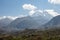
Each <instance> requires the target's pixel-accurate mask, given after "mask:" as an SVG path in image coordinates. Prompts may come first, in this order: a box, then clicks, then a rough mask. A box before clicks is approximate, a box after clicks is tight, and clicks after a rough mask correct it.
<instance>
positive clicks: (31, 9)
mask: <svg viewBox="0 0 60 40" xmlns="http://www.w3.org/2000/svg"><path fill="white" fill-rule="evenodd" d="M48 1H50V0H48ZM53 1H54V0H51V2H53ZM22 7H23V9H27V10H29V15H30V16H32V15H33V14H34V13H40V14H39V15H43V16H46V15H45V13H44V12H47V13H48V14H50V15H52V16H53V17H54V16H57V15H60V14H58V13H57V12H56V11H54V10H49V9H48V10H47V9H46V10H40V9H38V8H37V7H36V6H34V5H32V4H24V5H23V6H22Z"/></svg>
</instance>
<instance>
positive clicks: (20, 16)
mask: <svg viewBox="0 0 60 40" xmlns="http://www.w3.org/2000/svg"><path fill="white" fill-rule="evenodd" d="M26 16H27V15H19V16H2V17H0V19H5V18H9V19H11V20H15V19H16V18H22V17H26Z"/></svg>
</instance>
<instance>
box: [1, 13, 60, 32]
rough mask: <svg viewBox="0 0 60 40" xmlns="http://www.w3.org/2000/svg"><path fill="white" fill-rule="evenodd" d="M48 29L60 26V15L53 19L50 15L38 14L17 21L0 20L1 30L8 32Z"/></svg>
mask: <svg viewBox="0 0 60 40" xmlns="http://www.w3.org/2000/svg"><path fill="white" fill-rule="evenodd" d="M43 26H44V28H46V27H49V28H50V26H60V15H58V16H55V17H52V16H51V15H49V14H48V13H45V16H44V15H43V14H39V13H36V14H34V15H32V16H26V17H21V18H16V19H15V20H12V19H9V18H4V19H0V29H3V30H6V31H15V30H23V29H26V28H28V29H38V28H40V29H41V28H43Z"/></svg>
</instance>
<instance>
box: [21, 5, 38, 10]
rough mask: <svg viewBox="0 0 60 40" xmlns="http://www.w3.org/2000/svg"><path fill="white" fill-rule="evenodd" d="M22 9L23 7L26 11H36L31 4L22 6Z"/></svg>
mask: <svg viewBox="0 0 60 40" xmlns="http://www.w3.org/2000/svg"><path fill="white" fill-rule="evenodd" d="M22 7H23V8H24V9H27V10H35V9H37V7H35V6H34V5H32V4H24V5H23V6H22Z"/></svg>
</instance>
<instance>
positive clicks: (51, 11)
mask: <svg viewBox="0 0 60 40" xmlns="http://www.w3.org/2000/svg"><path fill="white" fill-rule="evenodd" d="M44 11H46V12H48V14H50V15H52V16H53V17H54V16H57V15H60V14H58V13H57V12H55V11H54V10H44Z"/></svg>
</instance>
